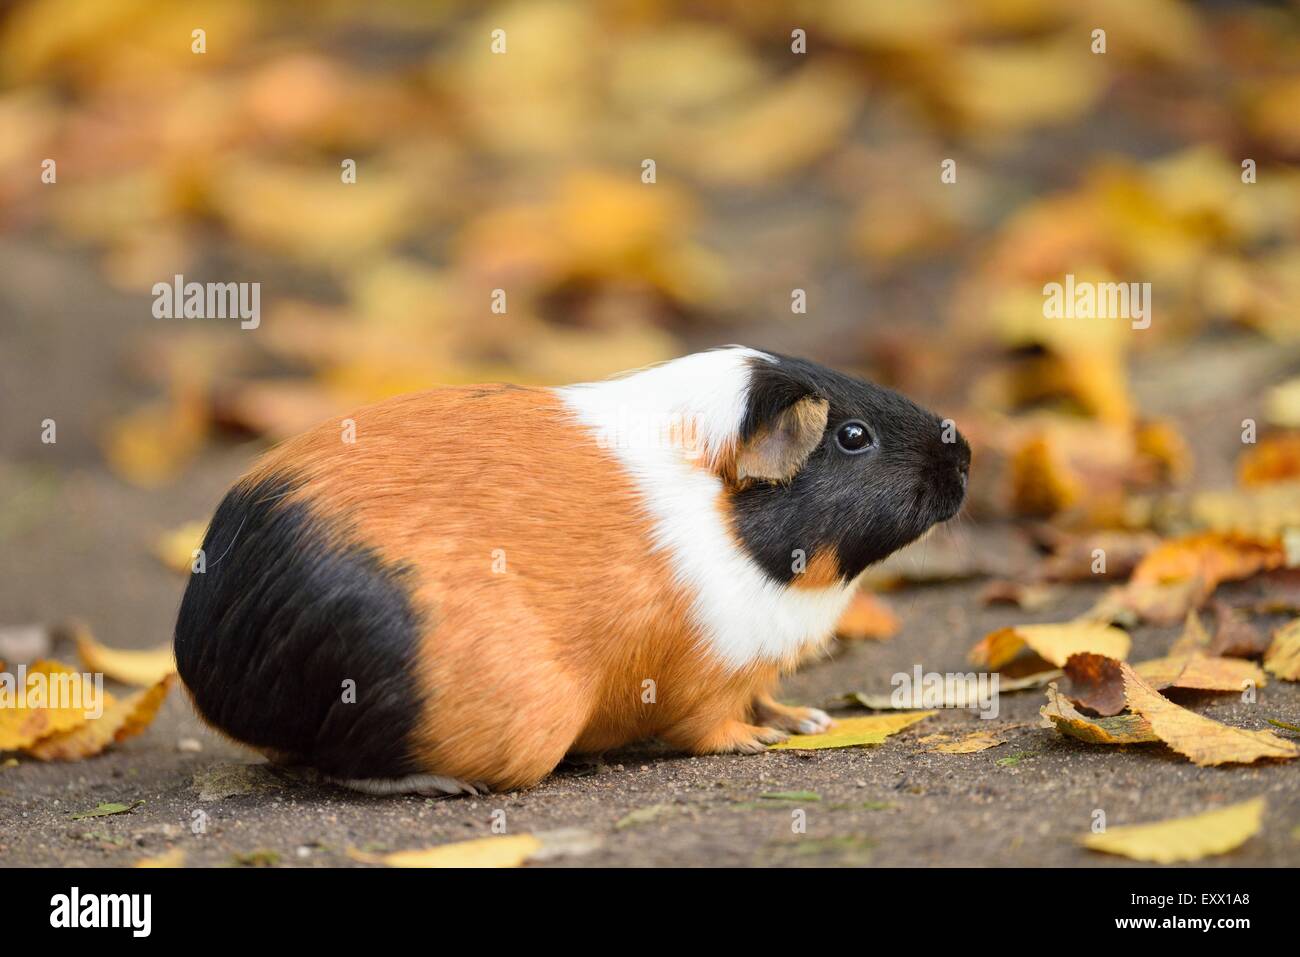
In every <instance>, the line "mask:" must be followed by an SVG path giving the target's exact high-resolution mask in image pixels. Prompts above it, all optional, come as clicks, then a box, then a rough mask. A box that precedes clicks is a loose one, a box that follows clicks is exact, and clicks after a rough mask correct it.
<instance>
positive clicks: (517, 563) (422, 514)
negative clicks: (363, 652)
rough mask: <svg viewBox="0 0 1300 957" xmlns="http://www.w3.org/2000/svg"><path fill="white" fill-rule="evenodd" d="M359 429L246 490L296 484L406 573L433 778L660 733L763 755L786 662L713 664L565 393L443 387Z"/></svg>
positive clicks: (637, 515) (325, 429)
mask: <svg viewBox="0 0 1300 957" xmlns="http://www.w3.org/2000/svg"><path fill="white" fill-rule="evenodd" d="M351 417H352V418H353V419H354V420H355V422H356V442H355V444H351V445H349V444H344V443H343V442H342V441H341V439H340V435H341V427H340V425H339V423H337V422H330V423H326V424H324V425H321V426H319V427H318V428H316V429H314V430H313V431H311V432H308V433H306V434H305V435H303V436H300V437H298V438H296V439H293V440H290V441H289V442H287V443H285V444H283V445H282V446H280V447H278V448H277V449H275V450H273V451H272V452H271V453H270V454H269V455H268V456H267V458H265V459H264V460H263V461H262V462H261V463H259V465H258V467H257V468H256V469H255V471H254V473H253V474H252V475H251V476H250V479H251V480H256V479H258V478H260V477H265V476H269V475H275V474H280V473H286V472H291V473H293V474H294V475H296V476H298V477H300V478H301V479H302V480H303V481H302V484H301V486H299V487H298V488H296V489H295V491H294V492H293V493H291V496H290V498H291V499H301V500H304V501H305V502H307V503H308V504H309V505H310V506H311V508H312V510H313V513H314V514H315V515H316V516H317V517H318V518H319V519H321V520H323V521H324V522H325V523H326V524H327V525H329V526H331V527H332V528H334V529H335V530H336V534H338V535H339V536H340V537H351V538H353V539H355V540H358V541H360V542H363V543H364V544H366V545H369V546H370V547H371V548H373V549H374V550H376V551H377V552H378V553H379V554H380V556H381V557H382V558H383V559H384V560H385V561H386V562H389V563H392V564H393V565H401V566H407V567H408V568H410V569H411V578H410V579H409V581H410V591H411V595H410V597H411V600H412V602H413V604H414V605H415V607H416V608H417V609H418V610H419V611H420V612H421V613H422V614H423V617H424V620H425V622H426V625H425V629H426V630H425V634H424V635H423V638H422V653H421V659H420V665H419V667H420V673H419V681H420V684H421V687H423V688H424V689H425V692H426V701H425V703H424V706H423V721H422V723H421V727H420V731H419V733H418V736H417V737H418V740H417V742H416V751H417V757H418V759H419V762H420V764H421V765H422V766H423V767H424V768H425V769H426V770H427V771H428V772H429V773H433V774H439V775H446V776H450V777H455V778H459V779H461V780H465V781H474V782H484V783H486V784H488V785H490V786H491V787H493V788H495V789H509V788H515V787H522V786H527V785H530V784H533V783H535V782H537V781H539V780H540V779H541V778H542V777H544V776H545V775H546V774H547V773H549V772H550V771H551V770H552V769H553V768H554V767H555V765H556V764H557V763H559V761H560V760H561V759H562V758H563V757H564V755H565V754H566V753H567V752H569V751H571V750H578V751H599V750H604V749H607V748H613V747H616V746H619V745H622V744H626V743H628V742H631V741H635V740H638V739H641V738H645V737H649V736H654V735H657V736H660V737H662V738H663V739H665V740H666V741H668V742H669V743H671V744H673V745H675V746H678V747H681V748H683V749H686V750H689V751H693V752H697V753H703V752H709V751H718V750H755V749H757V748H761V747H762V743H763V742H762V740H759V739H758V738H757V737H756V735H759V734H760V733H761V732H762V729H756V728H753V727H752V726H749V725H746V724H745V723H744V722H743V720H742V719H743V718H744V717H745V716H746V715H747V714H748V713H750V711H751V705H752V703H753V702H754V701H755V699H756V698H757V697H758V696H760V695H765V694H766V693H767V692H768V691H769V690H770V689H771V688H772V687H773V686H774V684H775V682H776V680H777V677H778V666H777V665H775V664H762V665H753V666H749V667H746V668H743V669H741V670H739V671H732V670H730V669H728V668H726V667H724V666H722V665H721V663H713V662H712V661H711V658H710V656H709V654H708V652H707V650H706V649H705V648H704V647H703V645H702V644H701V641H700V636H699V634H698V633H697V629H696V628H695V626H694V625H693V624H692V622H691V619H690V598H689V596H687V595H686V594H685V593H684V592H683V591H682V589H681V588H680V587H679V586H677V585H676V584H675V583H674V581H673V578H672V574H671V569H670V568H669V567H668V564H667V562H666V561H665V559H664V557H663V553H662V552H653V551H652V550H651V545H650V543H651V531H652V530H651V524H650V521H649V519H648V518H646V517H645V516H644V514H643V513H642V510H641V509H640V508H639V502H638V500H637V498H636V492H635V491H634V490H633V488H632V486H631V484H630V482H629V481H627V479H626V478H625V476H624V474H623V473H622V471H621V469H620V466H619V464H618V463H617V461H616V460H615V458H614V457H613V455H612V454H611V453H610V452H608V451H606V450H604V449H601V448H600V447H599V445H598V444H597V443H596V441H595V440H594V438H593V437H592V436H591V435H590V434H588V433H587V432H586V431H585V430H583V429H582V428H581V427H580V426H579V425H577V424H576V423H574V422H573V421H572V419H571V418H570V417H569V414H568V412H567V411H566V410H565V408H564V407H563V406H562V405H561V403H560V401H559V400H558V399H557V398H556V397H555V396H554V395H552V394H551V393H549V392H546V391H542V390H532V389H521V388H515V387H509V386H487V387H467V388H459V389H444V390H438V391H433V392H426V393H422V394H417V395H412V396H403V397H399V398H396V399H392V400H389V401H386V402H383V403H379V404H377V405H372V406H369V407H367V408H364V409H361V410H359V411H357V412H355V413H354V414H353V415H352V416H351ZM537 476H550V477H552V480H551V481H550V482H548V483H547V484H544V485H541V484H538V483H537V482H536V481H534V478H535V477H537ZM497 550H502V552H497ZM502 553H503V557H504V561H505V572H504V573H497V572H494V570H493V562H494V555H502ZM630 613H631V614H630ZM647 681H652V682H654V686H653V687H654V699H655V700H654V702H653V703H647V702H645V701H643V696H644V695H645V694H646V688H647V686H646V684H645V682H647Z"/></svg>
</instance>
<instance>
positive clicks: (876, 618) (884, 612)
mask: <svg viewBox="0 0 1300 957" xmlns="http://www.w3.org/2000/svg"><path fill="white" fill-rule="evenodd" d="M897 633H898V616H897V615H895V614H894V612H893V610H892V609H891V608H890V607H889V606H888V605H887V604H885V602H884V600H883V599H881V598H879V597H877V596H876V595H873V594H872V593H871V592H868V591H862V590H861V589H859V590H858V591H857V592H855V593H854V595H853V600H852V601H851V602H850V603H849V607H848V608H846V609H844V614H843V615H841V616H840V620H839V623H838V624H836V626H835V634H836V635H838V636H839V637H840V638H841V639H844V640H847V641H870V640H874V641H883V640H884V639H886V638H892V637H893V636H894V635H895V634H897Z"/></svg>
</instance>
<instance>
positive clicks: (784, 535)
mask: <svg viewBox="0 0 1300 957" xmlns="http://www.w3.org/2000/svg"><path fill="white" fill-rule="evenodd" d="M768 354H769V355H771V356H773V358H775V360H776V361H775V362H769V361H767V360H765V359H755V360H753V361H752V362H751V372H750V379H749V395H748V404H747V407H746V413H745V418H744V420H743V422H742V424H741V438H742V439H748V438H750V437H751V436H753V435H755V434H757V433H758V431H759V430H760V429H762V427H763V425H764V424H765V423H767V422H770V421H771V420H772V419H773V418H775V417H776V416H777V415H778V414H779V413H780V412H781V411H783V410H784V409H786V408H788V407H789V406H790V405H792V404H793V403H794V402H797V401H798V400H799V399H802V398H804V397H807V396H815V397H818V398H823V399H826V400H827V402H828V405H829V412H828V418H827V423H826V431H825V434H824V435H823V436H822V439H821V442H820V443H819V444H818V445H817V447H816V448H815V449H814V450H813V452H812V454H811V455H810V456H809V457H808V461H807V462H806V463H805V464H804V466H803V468H801V469H800V470H799V472H798V473H796V474H795V476H794V477H793V478H792V479H790V480H789V481H788V482H780V483H763V482H760V483H754V484H751V485H748V486H745V487H742V488H740V489H737V490H734V491H733V492H732V494H731V507H732V512H733V515H734V516H735V522H736V530H737V532H738V534H739V536H740V539H741V541H742V542H743V543H744V545H745V548H746V549H747V550H748V552H749V553H750V555H751V556H752V557H753V558H754V560H755V561H756V562H758V564H759V565H761V566H762V567H763V569H764V571H766V572H767V573H768V574H769V575H770V576H771V577H772V578H774V579H775V580H777V581H779V582H783V583H789V582H791V581H792V580H793V579H794V577H795V575H796V574H797V571H796V562H795V561H794V553H795V552H796V550H798V551H801V552H802V553H803V554H804V555H805V557H806V558H807V559H808V560H811V559H812V557H813V556H814V555H816V554H818V553H821V552H825V551H829V552H830V553H832V554H833V555H834V556H835V558H836V561H837V563H838V566H839V570H840V573H841V576H842V577H843V578H844V579H846V580H847V579H852V578H855V577H856V576H857V575H858V574H859V573H860V572H862V570H863V569H865V568H866V567H867V566H868V565H870V564H872V563H873V562H877V561H880V560H881V559H882V558H884V557H886V556H887V555H889V554H890V553H892V552H894V551H896V550H897V549H899V548H901V547H902V546H904V545H906V544H908V543H909V542H911V541H914V540H915V539H916V538H918V537H919V536H920V535H921V534H923V533H924V532H925V531H926V530H927V529H928V528H929V527H930V526H931V525H933V524H935V523H936V522H942V521H945V520H947V519H949V518H951V517H952V516H953V515H955V514H956V513H957V511H958V509H959V508H960V507H961V504H962V501H963V499H964V498H965V494H966V475H967V472H968V470H969V468H970V446H969V445H967V444H966V440H965V439H964V438H963V437H962V436H961V435H960V434H959V433H958V432H957V431H956V430H955V429H953V428H945V426H944V423H943V422H942V421H941V420H940V419H939V417H938V416H936V415H934V414H933V413H931V412H928V411H926V410H925V409H923V408H921V407H920V406H918V405H916V404H915V403H914V402H912V401H911V400H910V399H908V398H906V397H905V396H902V395H900V394H899V393H897V392H895V391H893V390H892V389H886V388H884V387H883V386H878V385H875V384H874V383H871V382H867V381H864V380H862V379H856V378H854V377H852V376H847V375H843V374H842V373H839V372H836V371H834V370H833V369H828V368H826V367H825V366H821V365H817V364H816V363H813V362H808V361H807V360H805V359H794V358H790V357H788V356H782V355H778V354H776V353H768ZM852 421H857V422H862V423H864V424H865V425H866V426H867V428H868V430H869V432H870V433H871V436H872V443H871V445H870V447H869V448H867V449H864V450H862V451H861V452H859V453H856V454H850V453H848V452H846V451H844V450H843V449H842V448H841V447H840V446H839V445H837V443H836V434H837V432H838V431H839V429H840V428H841V426H843V425H844V424H845V423H847V422H852Z"/></svg>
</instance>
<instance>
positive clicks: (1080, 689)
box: [1065, 654, 1128, 717]
mask: <svg viewBox="0 0 1300 957" xmlns="http://www.w3.org/2000/svg"><path fill="white" fill-rule="evenodd" d="M1119 666H1120V662H1119V661H1118V660H1117V659H1115V658H1109V657H1107V656H1105V655H1094V654H1077V655H1071V656H1070V660H1069V661H1067V662H1066V663H1065V679H1066V682H1067V684H1066V687H1065V693H1066V694H1067V695H1068V696H1069V697H1070V698H1071V699H1073V700H1074V701H1076V702H1078V703H1079V704H1081V705H1082V706H1083V707H1085V708H1088V709H1089V710H1091V711H1095V712H1097V713H1098V714H1099V715H1102V716H1103V717H1109V716H1110V715H1115V714H1119V713H1120V712H1121V711H1123V710H1124V709H1125V708H1126V707H1127V706H1128V702H1127V701H1126V700H1125V698H1124V678H1123V673H1122V672H1121V671H1120V667H1119Z"/></svg>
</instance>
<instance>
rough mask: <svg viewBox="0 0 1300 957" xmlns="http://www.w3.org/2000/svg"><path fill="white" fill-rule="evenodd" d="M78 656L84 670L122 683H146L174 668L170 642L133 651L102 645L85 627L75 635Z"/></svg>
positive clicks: (169, 672)
mask: <svg viewBox="0 0 1300 957" xmlns="http://www.w3.org/2000/svg"><path fill="white" fill-rule="evenodd" d="M77 657H79V658H80V659H81V665H82V667H83V668H85V669H86V670H87V671H90V672H99V673H102V674H103V675H104V677H106V678H111V679H112V680H114V681H120V682H122V683H123V684H128V685H136V686H137V687H142V688H143V687H149V686H151V685H156V684H157V683H158V682H160V681H162V680H163V678H165V677H167V676H168V675H170V674H175V672H176V658H175V656H174V655H173V653H172V646H171V643H170V642H168V643H167V644H165V645H160V646H159V647H157V648H151V649H149V650H147V651H134V650H128V649H124V648H109V647H108V646H107V645H101V644H100V643H99V642H98V641H96V640H95V639H94V637H92V636H91V634H90V633H89V632H88V631H86V632H83V633H81V634H78V635H77Z"/></svg>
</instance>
